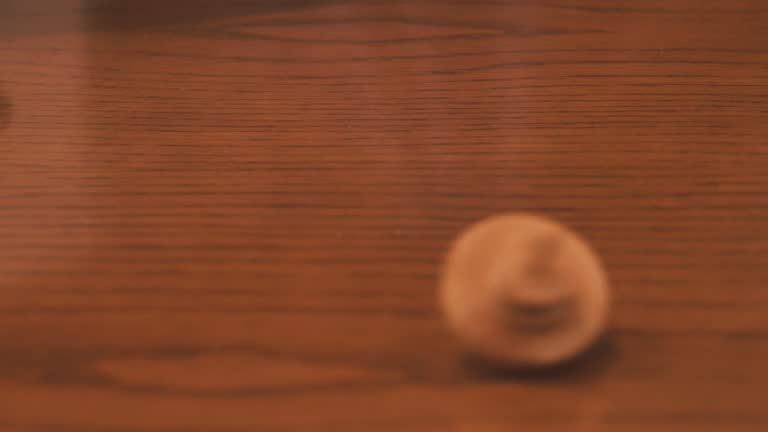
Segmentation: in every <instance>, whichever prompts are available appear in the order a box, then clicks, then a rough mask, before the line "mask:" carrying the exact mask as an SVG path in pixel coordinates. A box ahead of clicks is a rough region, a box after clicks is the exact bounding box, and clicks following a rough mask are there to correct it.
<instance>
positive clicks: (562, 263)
mask: <svg viewBox="0 0 768 432" xmlns="http://www.w3.org/2000/svg"><path fill="white" fill-rule="evenodd" d="M440 302H441V307H442V309H443V313H444V314H445V316H446V319H447V321H448V323H449V325H450V327H451V328H452V329H453V331H454V333H455V334H456V335H457V337H458V338H459V340H460V341H461V342H462V343H463V344H464V345H465V346H466V348H467V349H468V350H470V351H472V352H474V353H476V354H479V355H481V356H483V357H486V358H487V359H490V360H493V361H495V362H498V363H503V364H506V365H510V366H533V367H536V366H548V365H553V364H556V363H559V362H561V361H564V360H567V359H569V358H571V357H573V356H575V355H576V354H578V353H580V352H582V351H583V350H585V349H586V348H587V347H588V346H589V345H590V344H591V343H592V342H593V341H594V340H595V339H596V338H597V337H598V336H599V335H600V333H602V331H603V330H604V328H605V325H606V320H607V315H608V305H609V293H608V285H607V281H606V277H605V274H604V272H603V270H602V266H601V264H600V262H599V260H598V258H597V256H596V255H595V253H594V252H593V251H592V250H591V249H590V248H589V246H588V245H587V244H586V242H585V241H584V240H582V239H581V238H580V237H579V236H578V235H576V234H575V233H573V232H571V231H570V230H568V229H567V228H565V227H564V226H562V225H560V224H558V223H556V222H554V221H552V220H549V219H545V218H542V217H538V216H533V215H526V214H506V215H500V216H495V217H491V218H489V219H486V220H483V221H481V222H479V223H477V224H475V225H473V226H471V227H470V228H469V229H468V230H467V231H465V232H464V233H463V234H462V235H461V236H459V238H458V239H457V240H456V242H455V243H454V245H453V247H452V249H451V251H450V253H449V255H448V258H447V260H446V263H445V268H444V270H443V275H442V279H441V286H440Z"/></svg>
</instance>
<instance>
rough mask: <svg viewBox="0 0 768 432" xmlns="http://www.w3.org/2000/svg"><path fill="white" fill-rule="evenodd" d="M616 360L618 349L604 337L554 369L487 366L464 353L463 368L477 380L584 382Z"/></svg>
mask: <svg viewBox="0 0 768 432" xmlns="http://www.w3.org/2000/svg"><path fill="white" fill-rule="evenodd" d="M617 357H618V348H617V347H616V344H615V342H614V341H613V338H611V337H610V335H606V336H604V337H603V338H601V339H600V340H599V341H598V342H597V343H595V345H594V346H593V347H592V348H590V349H589V350H588V351H586V352H585V353H583V354H581V355H579V356H578V357H576V358H574V359H572V360H570V361H567V362H565V363H561V364H558V365H555V366H551V367H546V368H539V369H530V368H510V367H505V366H501V365H498V364H495V363H490V362H488V361H486V360H483V359H482V358H479V357H477V356H473V355H470V354H467V355H466V356H465V358H464V366H465V368H466V370H467V371H468V373H470V374H471V375H472V376H473V377H476V378H479V379H492V380H518V381H520V380H524V381H539V382H547V381H557V382H559V383H564V382H571V383H574V382H587V381H590V380H593V379H596V378H598V377H599V376H600V375H602V374H603V373H604V372H605V370H606V369H608V367H610V365H612V364H613V363H614V362H615V360H616V358H617Z"/></svg>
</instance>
